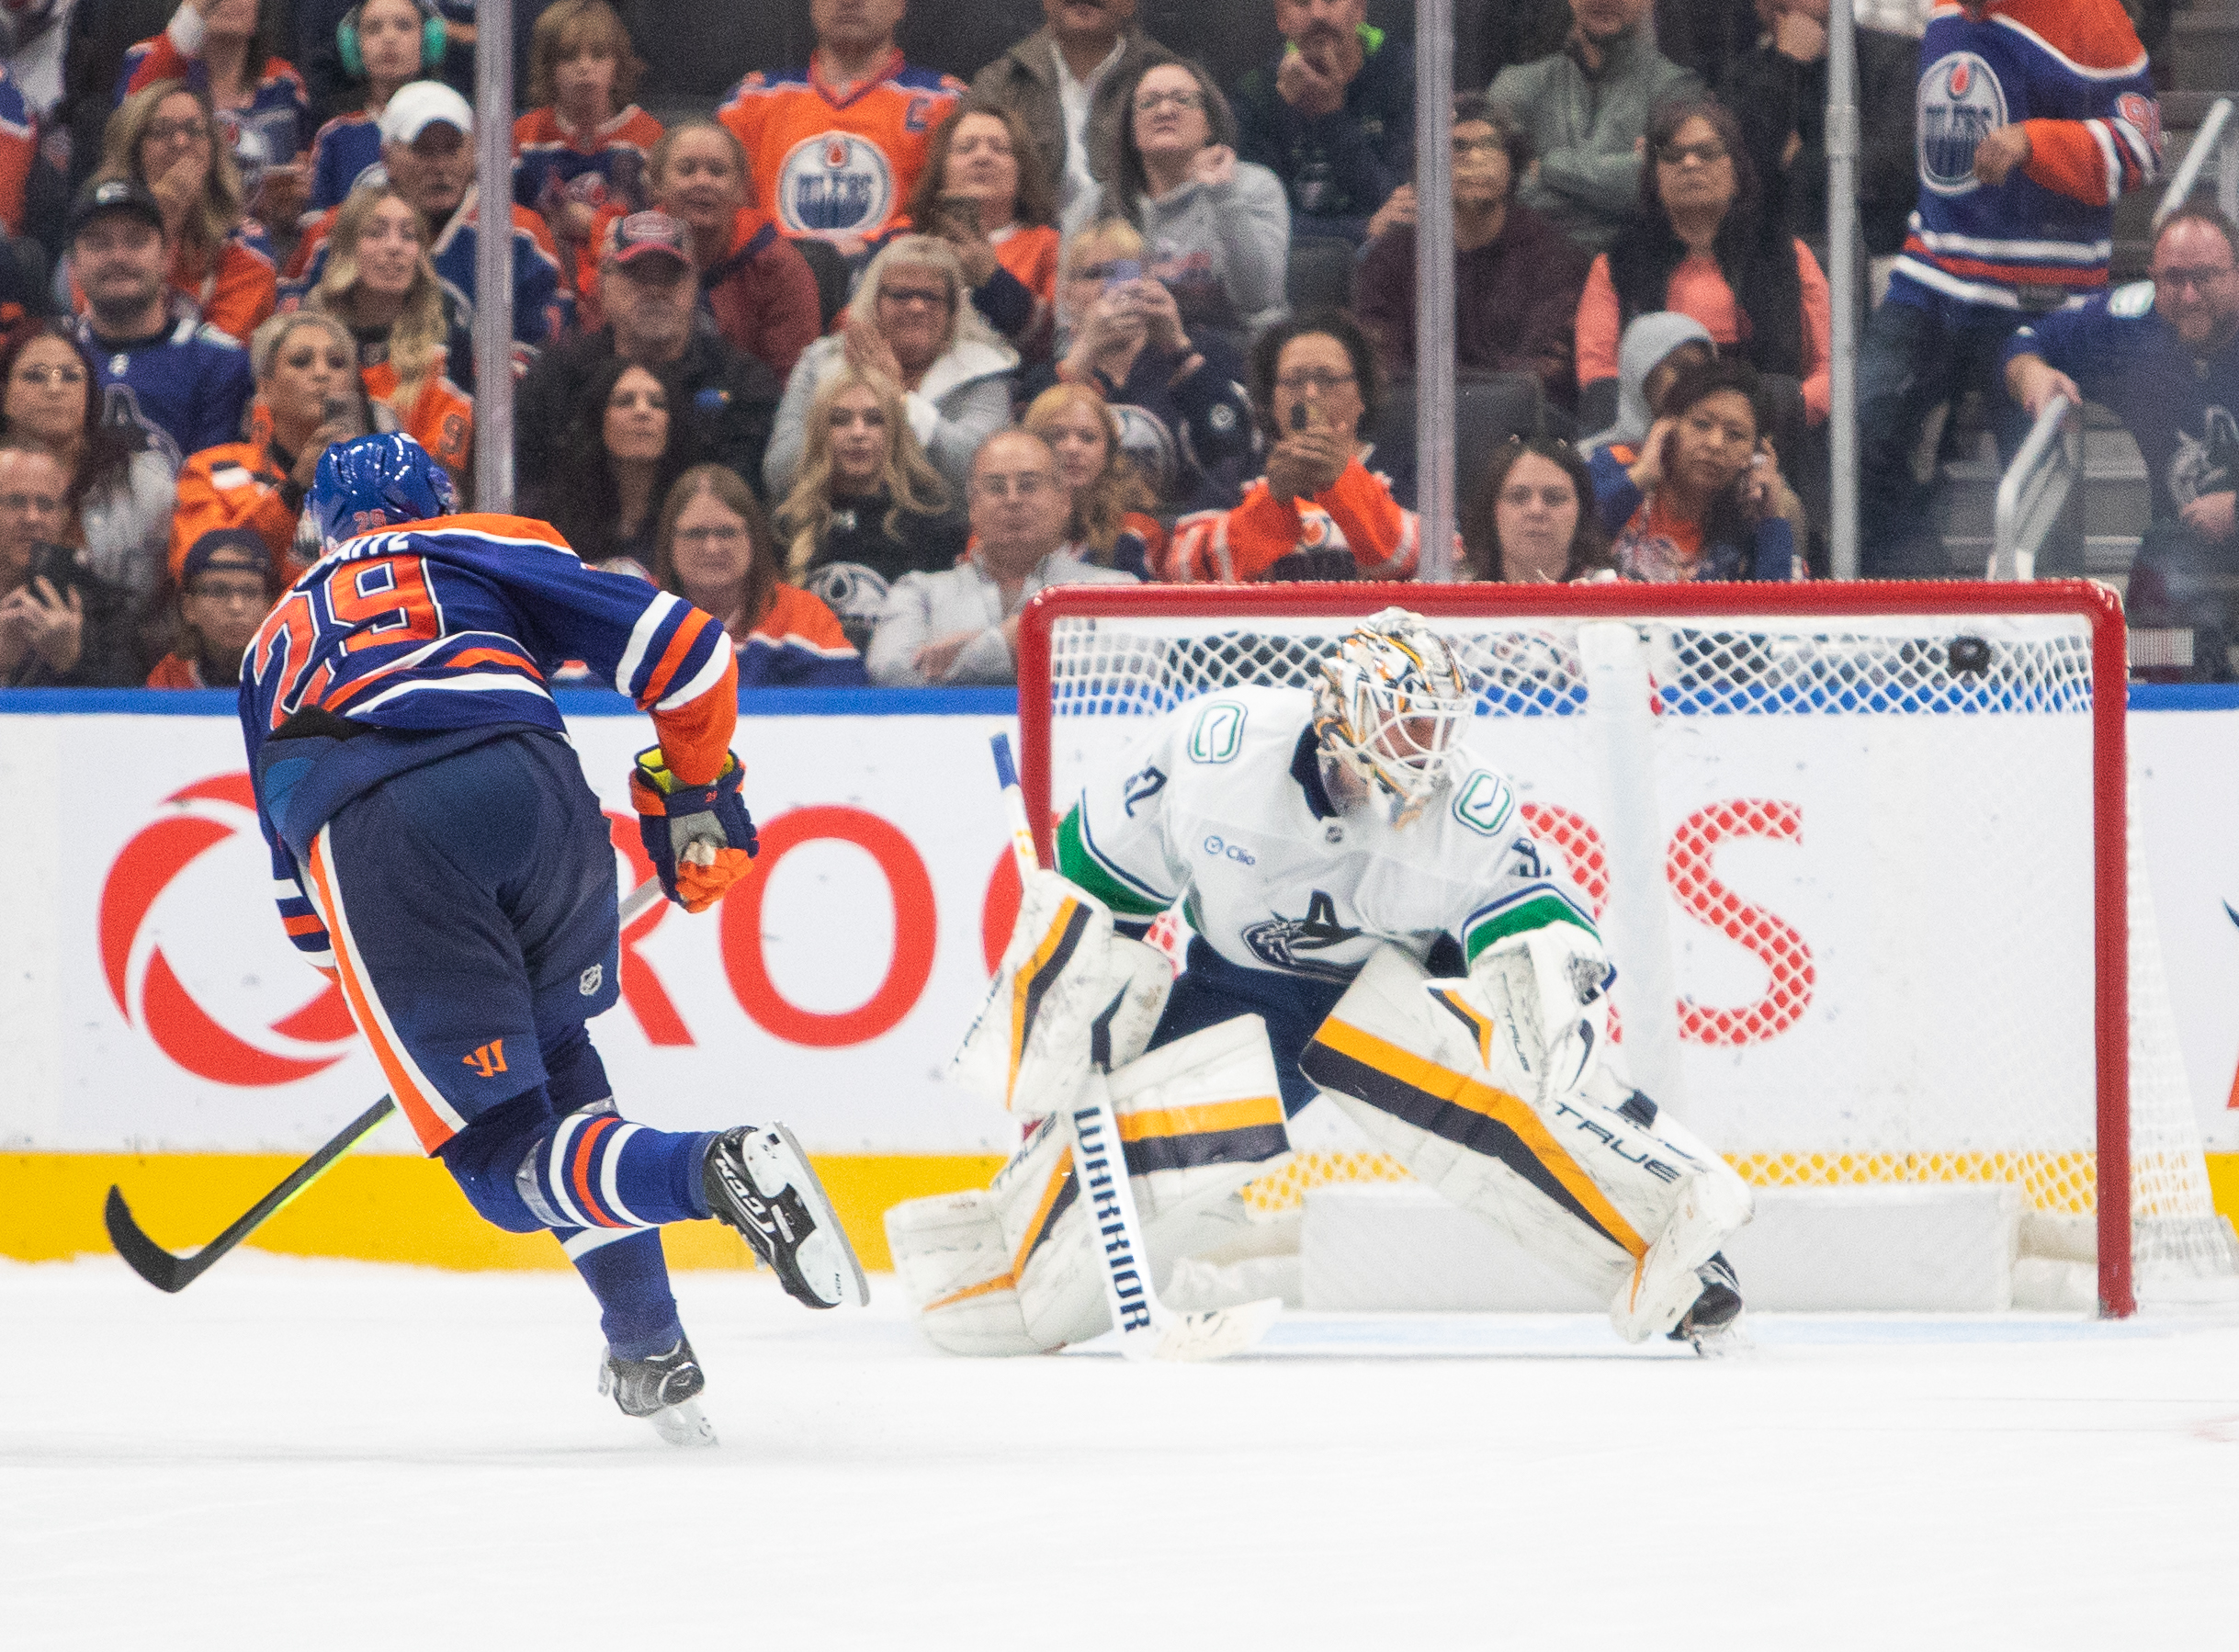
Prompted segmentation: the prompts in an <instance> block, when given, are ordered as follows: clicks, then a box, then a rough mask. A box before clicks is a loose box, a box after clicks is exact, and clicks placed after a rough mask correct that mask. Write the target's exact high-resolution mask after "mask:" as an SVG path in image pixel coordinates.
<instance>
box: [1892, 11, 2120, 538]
mask: <svg viewBox="0 0 2239 1652" xmlns="http://www.w3.org/2000/svg"><path fill="white" fill-rule="evenodd" d="M1920 64H1921V68H1920V77H1919V93H1918V97H1917V105H1918V110H1919V144H1918V159H1919V170H1920V189H1919V195H1918V199H1917V205H1916V207H1915V209H1914V212H1913V218H1912V225H1911V230H1910V232H1909V233H1908V234H1907V235H1906V237H1905V247H1904V251H1903V252H1902V253H1901V254H1900V255H1898V258H1897V261H1896V265H1895V268H1894V275H1893V276H1892V277H1891V280H1890V285H1889V293H1888V296H1887V298H1886V299H1884V300H1883V302H1882V304H1881V306H1880V307H1879V308H1878V309H1876V310H1875V311H1874V312H1873V314H1872V315H1871V317H1870V318H1869V319H1868V321H1867V323H1866V331H1865V334H1864V336H1863V338H1861V339H1860V344H1859V352H1858V432H1859V524H1860V532H1859V540H1860V543H1859V555H1860V565H1861V570H1862V571H1864V572H1865V573H1867V574H1869V575H1876V576H1882V577H1902V576H1905V575H1928V574H1935V573H1939V572H1946V571H1949V567H1950V564H1949V561H1948V560H1947V559H1946V557H1945V555H1944V551H1943V546H1942V545H1941V543H1940V542H1939V540H1938V539H1937V537H1936V534H1935V526H1934V522H1933V519H1932V516H1931V513H1930V511H1929V508H1928V507H1929V498H1928V490H1926V489H1925V488H1923V487H1921V486H1920V484H1919V483H1918V482H1917V481H1916V480H1915V477H1914V474H1913V449H1914V447H1915V446H1916V445H1917V442H1918V440H1919V433H1920V431H1921V428H1922V427H1923V425H1925V424H1927V423H1928V419H1929V418H1930V416H1931V414H1932V413H1933V411H1934V410H1935V409H1936V408H1937V407H1938V406H1939V405H1940V404H1942V403H1945V402H1955V401H1957V400H1958V399H1959V398H1961V397H1962V396H1964V395H1965V394H1966V393H1967V392H1968V391H1969V390H1976V389H1980V390H1984V391H1985V393H1987V394H1989V395H1990V399H1991V402H1992V403H1993V404H1994V410H1995V409H1996V408H2000V407H2004V406H2006V404H2005V403H2004V402H2003V399H2002V398H1999V397H1998V396H1996V393H1995V387H1996V377H1997V372H1998V363H1999V358H2000V356H2001V355H2002V353H2003V352H2004V349H2005V346H2006V341H2007V339H2008V338H2009V337H2011V336H2012V334H2013V331H2014V329H2015V328H2016V327H2018V326H2019V325H2020V324H2021V323H2022V322H2023V321H2025V320H2026V319H2028V318H2029V317H2030V316H2031V315H2042V314H2047V313H2049V312H2051V311H2055V310H2058V309H2060V308H2061V307H2062V306H2064V305H2066V304H2069V303H2072V302H2078V301H2081V300H2085V299H2087V298H2089V297H2091V296H2092V295H2093V294H2095V293H2097V292H2098V291H2099V290H2100V289H2103V288H2105V286H2106V285H2107V266H2108V260H2109V255H2111V252H2112V248H2113V224H2114V202H2115V201H2116V199H2117V198H2120V196H2121V195H2122V194H2123V193H2124V192H2125V191H2128V190H2132V189H2140V188H2143V187H2145V186H2146V185H2148V184H2150V183H2152V182H2153V181H2154V176H2155V175H2156V173H2157V172H2158V170H2159V168H2160V164H2161V110H2160V105H2159V104H2158V103H2156V102H2155V100H2154V86H2153V83H2152V81H2151V79H2150V78H2149V77H2148V74H2147V72H2146V57H2145V51H2144V49H2143V47H2141V46H2140V45H2139V44H2138V37H2137V35H2136V34H2135V33H2133V32H2132V28H2131V23H2130V19H2129V17H2126V16H2125V15H2124V14H2123V10H2122V6H2121V5H2120V0H1962V4H1960V5H1957V6H1939V7H1938V8H1937V10H1936V12H1935V13H1934V15H1933V16H1932V17H1931V18H1930V19H1929V22H1928V32H1927V33H1926V34H1925V35H1924V36H1923V37H1922V39H1921V43H1920ZM1994 428H1995V430H1996V435H1997V437H1998V445H1999V447H2000V449H2001V451H2002V452H2003V453H2004V454H2005V455H2006V457H2007V458H2012V456H2013V453H2014V451H2015V450H2016V449H2017V448H2018V447H2019V446H2020V444H2021V440H2022V436H2023V435H2024V434H2025V431H2026V426H2025V425H2024V424H2022V423H2021V421H2020V419H2019V417H2018V414H2010V413H2009V414H2006V415H2001V416H1996V418H1995V421H1994ZM2038 571H2040V572H2046V573H2049V572H2076V573H2080V572H2082V569H2080V568H2069V569H2056V568H2051V567H2047V566H2044V565H2043V564H2040V566H2039V570H2038Z"/></svg>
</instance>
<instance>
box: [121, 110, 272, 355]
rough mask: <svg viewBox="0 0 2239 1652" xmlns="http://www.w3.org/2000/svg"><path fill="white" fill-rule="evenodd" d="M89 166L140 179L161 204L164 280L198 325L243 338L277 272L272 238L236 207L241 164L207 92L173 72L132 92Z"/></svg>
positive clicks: (261, 313)
mask: <svg viewBox="0 0 2239 1652" xmlns="http://www.w3.org/2000/svg"><path fill="white" fill-rule="evenodd" d="M98 175H99V176H101V177H104V178H129V179H131V180H132V181H134V182H136V183H139V184H141V185H143V186H145V187H146V188H147V191H148V193H149V194H150V195H153V197H154V198H155V202H156V205H157V206H158V207H159V208H161V209H162V210H163V214H164V245H165V246H166V247H167V248H168V249H169V251H170V254H171V269H170V283H171V290H172V291H174V292H175V293H177V294H178V295H179V297H180V298H181V299H183V300H186V302H187V304H188V305H190V306H192V307H193V312H194V314H195V315H196V317H197V318H198V320H200V321H201V322H203V323H204V324H205V325H207V326H210V327H215V328H216V329H217V330H218V331H219V332H221V333H222V334H226V336H227V337H229V338H232V339H233V340H235V341H237V342H239V343H243V344H246V343H247V342H248V340H249V336H250V334H254V332H255V331H256V329H257V327H258V325H259V324H260V323H261V322H263V321H264V320H265V318H266V316H268V315H270V314H271V313H272V311H273V310H274V309H275V308H276V306H277V303H278V300H279V277H278V274H277V271H276V269H275V267H274V265H273V257H272V243H270V242H268V241H266V239H265V232H264V231H263V229H262V228H261V227H260V226H259V225H258V224H257V223H256V222H255V221H254V220H252V219H248V218H246V217H244V216H243V210H242V193H241V174H240V173H239V172H238V171H236V170H235V169H234V166H233V157H232V155H231V154H230V153H227V151H226V150H225V148H224V147H223V146H222V145H221V144H220V143H219V141H218V137H217V128H216V125H215V123H214V122H213V121H212V119H211V118H210V107H209V98H208V97H207V96H205V95H204V94H202V93H199V92H196V91H192V90H190V89H189V88H188V87H187V85H186V84H185V83H184V82H182V81H175V80H163V81H157V82H155V83H154V84H153V85H148V86H144V87H142V88H141V90H139V91H137V92H135V93H133V94H132V95H131V96H130V97H128V98H126V99H125V100H124V103H123V105H122V106H121V107H119V109H118V110H117V112H116V114H114V115H113V116H111V117H110V118H109V123H108V139H107V147H106V150H105V152H104V153H103V154H102V157H101V170H100V173H99V174H98Z"/></svg>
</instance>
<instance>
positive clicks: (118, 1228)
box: [101, 877, 661, 1294]
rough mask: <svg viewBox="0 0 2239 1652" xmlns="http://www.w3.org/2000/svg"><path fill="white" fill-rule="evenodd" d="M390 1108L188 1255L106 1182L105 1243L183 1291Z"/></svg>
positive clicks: (647, 895)
mask: <svg viewBox="0 0 2239 1652" xmlns="http://www.w3.org/2000/svg"><path fill="white" fill-rule="evenodd" d="M660 899H661V880H660V879H659V878H658V877H649V878H647V879H646V880H645V882H643V883H641V884H639V886H638V887H637V888H634V889H632V890H631V891H630V892H629V897H628V900H624V901H623V902H622V906H621V911H620V914H619V917H618V921H617V927H619V928H623V929H627V928H628V927H629V925H630V924H631V923H633V922H636V921H637V920H638V919H639V917H641V916H642V915H643V914H644V913H645V912H646V911H648V910H649V909H650V907H651V906H652V904H653V902H655V901H656V900H660ZM395 1111H396V1103H395V1102H393V1101H391V1100H390V1098H389V1097H387V1096H383V1097H381V1099H380V1100H379V1101H378V1102H376V1103H373V1105H372V1106H370V1107H368V1108H367V1109H366V1110H365V1111H364V1112H363V1113H361V1114H359V1115H357V1116H356V1118H354V1119H352V1120H351V1121H350V1122H349V1123H348V1124H346V1125H345V1126H343V1127H342V1131H341V1133H340V1134H339V1135H337V1136H336V1137H334V1139H333V1140H332V1141H330V1142H328V1143H327V1144H326V1145H325V1146H324V1147H322V1148H320V1149H319V1150H318V1151H317V1152H316V1153H313V1154H312V1155H311V1157H310V1158H309V1159H306V1160H304V1161H303V1162H302V1163H301V1164H299V1165H298V1166H296V1168H295V1169H294V1170H292V1171H288V1175H287V1177H286V1178H285V1179H284V1180H283V1181H282V1182H280V1184H279V1185H278V1186H277V1187H276V1188H274V1189H273V1190H272V1191H271V1192H270V1193H268V1194H266V1195H265V1196H264V1197H263V1198H261V1199H259V1200H257V1202H256V1203H255V1204H254V1205H251V1206H250V1207H249V1208H248V1209H247V1210H246V1211H244V1212H243V1214H242V1216H241V1218H240V1220H238V1221H236V1222H235V1223H234V1224H233V1225H232V1227H230V1228H227V1229H226V1230H225V1231H224V1232H223V1233H221V1234H220V1235H219V1236H218V1237H217V1238H216V1239H212V1240H210V1242H209V1244H207V1245H205V1246H203V1247H202V1248H201V1249H200V1250H197V1251H196V1252H194V1254H193V1255H191V1256H175V1255H173V1254H172V1253H171V1252H170V1251H168V1250H164V1248H163V1247H162V1246H161V1245H159V1244H157V1243H156V1242H155V1241H154V1240H153V1239H150V1238H149V1237H148V1236H147V1234H146V1233H145V1232H144V1231H143V1230H142V1229H141V1226H140V1224H139V1223H138V1222H137V1221H135V1220H133V1218H132V1207H131V1206H130V1205H127V1204H126V1203H125V1202H124V1190H123V1189H122V1188H119V1187H111V1188H110V1189H109V1190H108V1199H107V1203H106V1204H104V1205H102V1207H101V1220H102V1223H103V1224H104V1225H105V1226H106V1227H107V1228H108V1237H109V1242H110V1243H111V1244H113V1245H114V1246H116V1247H117V1254H118V1255H119V1256H121V1257H123V1258H124V1262H125V1265H126V1266H127V1267H129V1268H130V1269H131V1270H132V1272H133V1273H137V1274H139V1275H140V1276H141V1278H142V1279H144V1280H146V1281H147V1282H148V1283H149V1284H152V1285H153V1286H154V1287H155V1288H156V1289H157V1290H159V1291H166V1292H171V1293H174V1294H175V1293H177V1292H179V1291H183V1290H185V1289H186V1288H187V1286H188V1285H190V1284H194V1282H195V1281H196V1280H198V1279H199V1278H201V1277H202V1275H203V1274H205V1273H208V1272H209V1270H210V1269H211V1268H212V1267H214V1266H216V1265H217V1263H218V1262H219V1260H220V1259H221V1257H223V1256H224V1255H225V1254H226V1252H228V1251H229V1250H232V1249H233V1248H234V1247H235V1246H237V1245H239V1244H240V1243H241V1241H242V1240H243V1239H247V1238H248V1237H249V1235H251V1234H252V1233H254V1232H255V1231H256V1230H257V1229H258V1228H262V1227H263V1226H264V1225H265V1224H266V1222H267V1221H269V1220H271V1219H272V1217H274V1216H277V1215H278V1214H279V1213H280V1211H281V1210H283V1209H284V1208H286V1207H287V1205H288V1204H289V1203H290V1202H291V1201H293V1200H294V1198H295V1197H296V1195H297V1194H300V1193H301V1192H302V1191H303V1190H304V1189H305V1188H307V1187H309V1186H310V1185H311V1183H312V1182H316V1181H318V1180H319V1178H320V1177H322V1176H323V1175H325V1174H326V1172H327V1171H329V1170H330V1169H332V1168H333V1167H334V1162H335V1161H336V1160H339V1159H341V1158H342V1156H343V1155H344V1154H345V1153H347V1152H348V1151H349V1150H350V1149H351V1148H354V1147H356V1145H357V1144H358V1143H359V1142H361V1141H363V1140H365V1139H366V1137H368V1136H370V1135H372V1134H373V1131H374V1129H375V1127H376V1126H379V1124H380V1122H381V1121H382V1120H383V1119H385V1118H387V1117H388V1116H389V1115H390V1114H391V1113H394V1112H395Z"/></svg>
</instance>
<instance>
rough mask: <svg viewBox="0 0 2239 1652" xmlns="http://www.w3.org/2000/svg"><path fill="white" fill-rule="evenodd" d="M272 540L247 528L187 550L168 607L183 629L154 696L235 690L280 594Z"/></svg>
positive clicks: (159, 667) (217, 530)
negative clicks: (168, 691) (162, 691)
mask: <svg viewBox="0 0 2239 1652" xmlns="http://www.w3.org/2000/svg"><path fill="white" fill-rule="evenodd" d="M280 590H281V586H280V582H279V576H278V575H277V573H276V572H275V571H274V570H273V566H272V552H271V550H270V549H268V548H267V547H266V544H265V542H264V540H263V539H262V538H261V537H258V536H257V535H256V534H254V533H253V532H251V531H250V530H249V529H247V528H245V527H214V528H212V529H210V531H209V533H207V534H204V535H203V536H202V537H200V538H199V539H197V540H196V541H195V542H194V543H193V544H192V545H190V546H188V547H187V557H186V560H184V561H183V562H181V563H180V565H179V577H178V581H177V583H176V585H175V587H173V588H172V589H171V592H170V594H171V598H172V600H171V601H170V603H168V604H167V605H166V606H167V607H168V608H169V609H170V617H171V618H172V621H173V623H174V624H175V626H176V628H177V629H176V632H175V641H174V644H173V647H172V649H171V651H170V652H169V653H167V654H165V655H164V657H163V658H162V659H161V660H158V661H157V662H155V669H154V670H153V671H152V672H150V673H148V686H149V687H151V688H232V687H234V686H235V685H238V684H239V683H240V681H241V656H242V653H243V651H244V650H245V649H247V648H248V646H249V639H251V638H253V637H254V636H255V635H256V628H257V627H258V626H260V625H262V624H264V623H265V616H266V615H267V614H269V613H271V612H272V605H273V603H274V602H276V601H277V600H278V597H279V594H280Z"/></svg>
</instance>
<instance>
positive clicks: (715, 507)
mask: <svg viewBox="0 0 2239 1652" xmlns="http://www.w3.org/2000/svg"><path fill="white" fill-rule="evenodd" d="M778 560H779V559H778V545H777V536H776V534H775V531H774V530H773V529H772V528H771V526H770V519H769V517H768V516H766V515H763V509H762V505H761V504H760V503H759V502H758V501H757V500H756V499H755V498H754V495H753V492H752V490H750V489H749V488H748V487H747V485H746V483H745V482H744V481H741V480H740V478H739V475H738V473H737V472H736V471H733V470H728V469H726V468H725V467H724V466H722V465H695V466H693V468H692V469H691V470H687V471H685V472H684V474H683V475H682V476H680V477H678V478H677V479H676V485H675V486H674V487H673V488H671V489H670V490H669V497H668V503H667V504H664V505H663V506H662V511H661V530H660V533H659V535H658V536H657V541H656V544H655V547H654V552H653V578H654V581H655V583H658V584H659V585H660V586H661V588H662V590H664V591H673V592H675V593H676V594H677V595H679V596H681V597H683V598H684V600H685V601H686V602H688V603H690V604H692V605H693V606H695V607H696V608H704V609H706V610H707V612H708V613H710V614H712V615H714V616H715V617H717V618H718V619H719V620H721V621H722V622H723V629H724V631H725V632H726V633H727V634H729V638H730V639H731V646H732V647H733V648H734V649H735V650H736V651H737V653H738V656H739V686H740V687H741V688H742V689H746V688H860V687H862V686H863V685H865V683H866V682H867V681H868V679H867V678H865V676H864V674H863V656H862V655H861V654H860V653H858V652H857V651H856V650H855V645H854V643H852V642H850V641H849V640H848V639H847V636H846V634H845V633H844V632H843V631H842V629H841V628H840V621H839V618H838V617H837V616H835V615H834V614H833V613H832V611H831V609H830V608H828V607H826V606H825V605H824V604H823V603H822V602H821V601H820V599H819V598H817V597H816V596H815V595H813V594H810V593H809V592H807V591H803V590H801V589H799V588H798V587H797V586H794V585H788V584H786V582H785V579H784V576H783V574H782V573H781V572H780V571H779V568H778Z"/></svg>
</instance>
